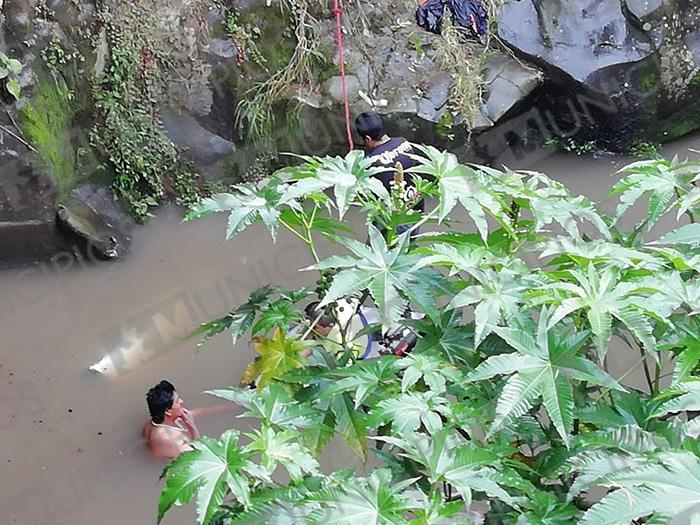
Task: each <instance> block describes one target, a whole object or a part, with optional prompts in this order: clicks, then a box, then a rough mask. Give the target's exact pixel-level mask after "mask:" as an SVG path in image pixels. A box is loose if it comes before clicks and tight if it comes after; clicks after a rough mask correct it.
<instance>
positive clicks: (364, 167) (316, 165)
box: [283, 150, 389, 219]
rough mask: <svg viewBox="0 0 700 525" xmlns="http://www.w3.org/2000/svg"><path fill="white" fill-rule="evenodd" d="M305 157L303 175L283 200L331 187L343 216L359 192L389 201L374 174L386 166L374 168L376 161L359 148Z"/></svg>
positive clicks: (387, 195)
mask: <svg viewBox="0 0 700 525" xmlns="http://www.w3.org/2000/svg"><path fill="white" fill-rule="evenodd" d="M303 158H304V159H306V161H307V164H306V166H305V168H306V169H303V168H302V169H301V170H300V171H299V173H300V174H301V177H297V178H296V180H295V181H294V182H293V183H292V184H290V185H289V186H288V187H287V188H286V189H285V191H284V195H283V200H284V201H293V200H296V199H299V198H301V197H304V196H306V195H308V194H312V193H318V192H322V191H325V190H327V189H330V188H332V189H333V194H334V196H335V205H336V208H337V209H338V215H339V217H340V219H342V218H343V216H344V215H345V213H346V212H347V211H348V208H349V207H350V204H351V203H352V202H353V201H354V200H355V198H356V197H357V196H358V195H363V194H365V195H368V194H372V195H375V196H377V197H379V198H380V199H383V200H384V201H388V200H389V193H388V192H387V191H386V188H384V185H383V184H382V183H381V181H380V180H379V179H378V178H376V177H375V175H377V174H378V173H380V172H382V171H383V170H384V168H381V167H373V166H372V163H373V162H374V160H373V159H371V158H367V157H364V154H363V152H362V151H360V150H354V151H351V152H350V153H348V154H347V155H346V156H345V157H326V158H317V157H303Z"/></svg>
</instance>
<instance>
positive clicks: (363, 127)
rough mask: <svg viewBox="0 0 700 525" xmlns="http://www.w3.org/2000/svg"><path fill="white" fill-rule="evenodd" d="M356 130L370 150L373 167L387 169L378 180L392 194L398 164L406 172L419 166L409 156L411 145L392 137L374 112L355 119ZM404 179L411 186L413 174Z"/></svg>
mask: <svg viewBox="0 0 700 525" xmlns="http://www.w3.org/2000/svg"><path fill="white" fill-rule="evenodd" d="M355 128H356V129H357V134H358V135H360V137H362V140H363V141H364V144H365V146H367V147H368V148H369V152H368V153H367V156H368V157H369V158H371V159H373V160H374V162H373V163H372V165H373V166H378V167H381V168H386V171H384V172H382V173H379V174H378V175H377V178H378V179H379V180H381V181H382V183H383V184H384V187H385V188H386V190H387V191H389V192H391V182H392V181H393V180H394V174H395V173H396V169H395V168H396V163H397V162H398V163H399V164H401V166H403V169H404V170H407V169H408V168H412V167H413V166H416V165H417V164H418V163H417V162H416V161H415V160H413V159H412V158H411V157H409V156H408V154H411V153H413V147H412V146H411V143H410V142H408V141H407V140H406V139H405V138H403V137H394V138H392V137H390V136H389V135H388V134H387V132H386V129H385V128H384V121H383V120H382V117H380V116H379V114H377V113H374V112H372V111H370V112H367V113H361V114H360V115H358V116H357V118H356V119H355ZM404 178H405V179H406V183H407V184H408V185H409V186H410V185H411V174H410V173H404Z"/></svg>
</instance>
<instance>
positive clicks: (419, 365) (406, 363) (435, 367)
mask: <svg viewBox="0 0 700 525" xmlns="http://www.w3.org/2000/svg"><path fill="white" fill-rule="evenodd" d="M396 364H397V367H398V368H400V369H402V370H403V371H404V372H403V378H402V379H401V391H402V392H406V391H407V390H409V389H410V388H412V387H413V386H414V385H415V384H416V383H417V382H418V381H420V380H422V381H423V383H425V385H426V386H427V387H428V388H429V389H430V390H431V391H432V392H435V393H436V394H443V393H444V392H445V391H446V390H447V384H448V381H449V382H450V383H456V382H458V381H459V380H460V378H461V374H460V372H459V371H458V369H457V367H455V366H453V365H451V364H450V363H449V362H448V361H446V360H445V358H443V357H442V356H440V355H439V354H437V353H433V352H431V353H418V352H415V353H412V354H409V355H408V356H406V357H404V358H403V359H401V360H400V361H398V363H396Z"/></svg>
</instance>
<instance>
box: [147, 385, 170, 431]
mask: <svg viewBox="0 0 700 525" xmlns="http://www.w3.org/2000/svg"><path fill="white" fill-rule="evenodd" d="M174 394H175V387H174V386H173V384H172V383H171V382H170V381H165V380H163V381H161V382H160V383H158V384H157V385H156V386H154V387H153V388H151V389H150V390H149V391H148V393H147V394H146V403H148V411H149V412H150V413H151V420H152V421H153V422H154V423H162V422H163V420H164V419H165V411H166V410H169V409H170V408H171V407H172V406H173V398H174V397H175V396H174Z"/></svg>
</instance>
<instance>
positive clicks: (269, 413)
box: [206, 382, 323, 429]
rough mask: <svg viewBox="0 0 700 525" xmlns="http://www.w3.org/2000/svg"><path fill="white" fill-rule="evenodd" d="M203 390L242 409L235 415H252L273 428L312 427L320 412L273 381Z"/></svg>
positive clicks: (318, 419) (317, 422)
mask: <svg viewBox="0 0 700 525" xmlns="http://www.w3.org/2000/svg"><path fill="white" fill-rule="evenodd" d="M206 393H207V394H211V395H213V396H216V397H220V398H221V399H226V400H227V401H231V402H233V403H236V404H237V405H240V406H242V407H243V408H245V409H246V411H245V412H244V413H243V414H241V416H239V417H253V418H255V419H259V420H260V421H262V422H264V423H267V424H268V425H271V426H272V427H273V428H281V429H284V428H309V427H313V426H316V425H318V424H320V422H321V419H322V415H323V414H322V413H321V412H319V411H318V410H317V409H315V408H314V407H313V406H311V405H308V404H304V403H299V402H297V401H295V400H294V398H293V397H292V395H291V394H290V393H289V391H288V390H287V389H286V388H285V387H284V386H282V385H281V384H279V383H274V382H272V383H269V384H267V385H265V387H264V388H261V389H256V390H251V389H248V388H228V389H219V390H208V391H207V392H206Z"/></svg>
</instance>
